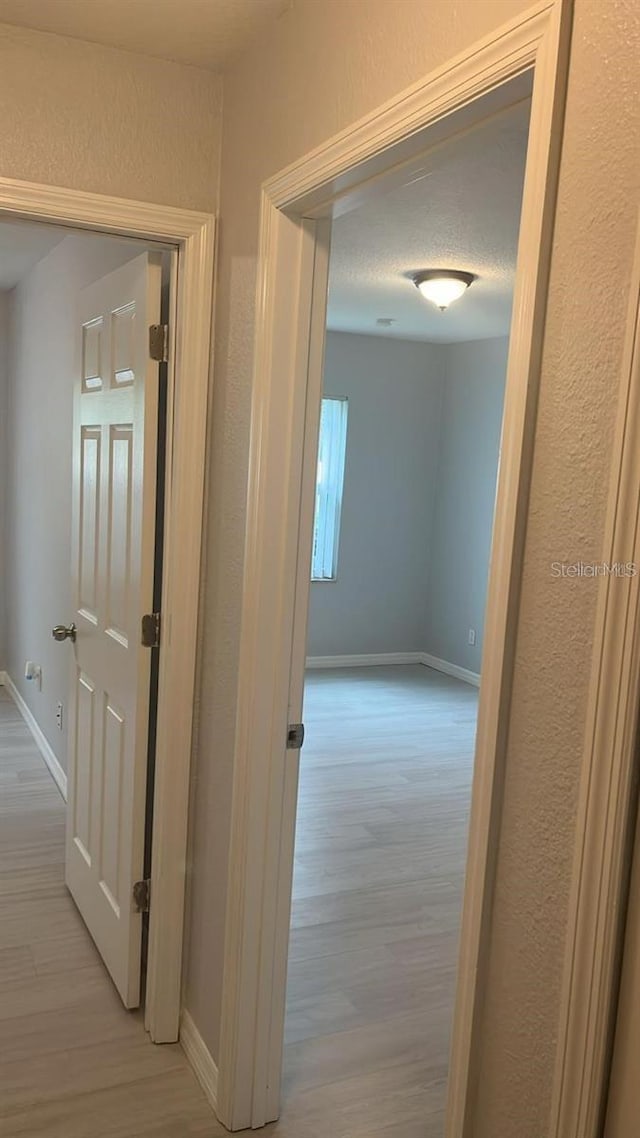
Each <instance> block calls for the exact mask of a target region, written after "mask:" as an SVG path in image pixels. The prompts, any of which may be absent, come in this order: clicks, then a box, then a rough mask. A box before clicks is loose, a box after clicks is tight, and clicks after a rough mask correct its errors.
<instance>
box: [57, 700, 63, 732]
mask: <svg viewBox="0 0 640 1138" xmlns="http://www.w3.org/2000/svg"><path fill="white" fill-rule="evenodd" d="M56 726H57V728H58V731H62V704H61V703H59V704H58V706H57V707H56Z"/></svg>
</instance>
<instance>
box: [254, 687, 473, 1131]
mask: <svg viewBox="0 0 640 1138" xmlns="http://www.w3.org/2000/svg"><path fill="white" fill-rule="evenodd" d="M477 697H478V693H477V690H476V689H475V688H473V687H471V686H470V685H468V684H466V683H462V682H461V681H459V680H455V679H450V678H449V677H447V676H444V675H442V674H441V673H439V672H435V671H433V670H432V669H430V668H426V667H424V666H422V665H403V666H396V667H372V668H361V669H340V670H335V671H333V670H332V671H311V672H309V673H308V676H307V683H306V689H305V716H304V717H305V725H306V741H305V745H304V749H303V751H302V760H301V774H300V793H299V810H298V825H297V837H296V859H295V878H294V901H293V912H292V931H291V946H290V957H289V983H288V998H287V1020H286V1050H285V1064H284V1087H283V1113H282V1118H281V1121H280V1123H279V1124H278V1125H277V1126H276V1127H275V1131H276V1132H277V1133H278V1134H282V1135H283V1136H285V1135H286V1138H290V1136H291V1138H294V1136H296V1135H300V1134H304V1135H305V1138H320V1136H321V1135H327V1134H331V1135H332V1138H442V1133H443V1116H444V1103H445V1094H446V1078H447V1065H448V1053H449V1039H450V1029H451V1019H452V1013H453V999H454V987H455V971H456V956H457V941H458V929H459V921H460V913H461V904H462V888H463V877H464V863H465V855H466V843H467V827H468V816H469V806H470V797H471V777H472V769H473V748H474V737H475V726H476V710H477Z"/></svg>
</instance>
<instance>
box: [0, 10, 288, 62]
mask: <svg viewBox="0 0 640 1138" xmlns="http://www.w3.org/2000/svg"><path fill="white" fill-rule="evenodd" d="M290 4H291V0H0V22H4V23H6V24H16V25H18V26H19V27H25V28H35V29H37V30H38V31H42V32H54V33H55V34H57V35H61V36H71V37H72V38H73V39H80V40H89V41H90V42H93V43H102V44H106V45H107V46H109V47H117V48H122V49H123V50H124V51H135V52H139V53H141V54H142V55H153V56H156V57H158V58H159V59H171V60H174V61H175V62H177V63H188V64H192V65H194V66H196V67H206V68H209V69H211V70H213V71H217V70H220V69H221V68H223V67H224V65H225V64H226V63H227V62H228V61H229V60H230V59H232V58H233V57H234V56H235V55H237V54H238V53H239V52H241V51H242V50H243V48H245V47H246V46H247V45H248V44H249V43H250V42H251V40H252V39H253V37H254V36H255V35H256V34H257V33H258V32H259V31H260V30H261V28H263V27H264V25H265V24H267V23H269V21H270V20H272V19H275V18H276V17H277V16H279V15H280V14H281V13H282V12H284V11H285V10H286V9H287V8H288V7H290Z"/></svg>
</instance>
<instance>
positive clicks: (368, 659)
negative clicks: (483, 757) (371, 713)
mask: <svg viewBox="0 0 640 1138" xmlns="http://www.w3.org/2000/svg"><path fill="white" fill-rule="evenodd" d="M394 664H424V665H425V667H427V668H435V670H436V671H437V672H444V674H445V675H446V676H454V677H455V679H457V680H464V682H465V683H466V684H473V686H474V687H476V688H479V687H480V673H479V672H472V671H470V670H469V668H463V667H461V665H460V664H450V663H449V661H448V660H441V659H440V657H439V656H432V655H431V654H430V653H429V652H372V653H368V654H367V655H363V656H307V660H306V667H307V668H308V669H309V671H315V670H316V669H318V668H375V667H379V666H381V665H386V666H387V667H391V666H393V665H394Z"/></svg>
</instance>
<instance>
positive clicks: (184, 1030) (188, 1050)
mask: <svg viewBox="0 0 640 1138" xmlns="http://www.w3.org/2000/svg"><path fill="white" fill-rule="evenodd" d="M180 1044H181V1046H182V1050H183V1051H184V1053H185V1055H186V1057H187V1059H188V1060H189V1064H190V1065H191V1067H192V1069H193V1072H194V1074H195V1076H196V1078H197V1080H198V1082H199V1083H200V1086H201V1087H202V1089H203V1091H204V1093H205V1095H206V1097H207V1101H208V1103H209V1105H210V1106H211V1107H212V1109H213V1111H214V1112H215V1113H217V1111H218V1068H217V1067H216V1065H215V1063H214V1060H213V1056H212V1054H211V1052H210V1051H209V1048H208V1047H207V1045H206V1043H205V1041H204V1039H203V1038H202V1036H201V1035H200V1032H199V1031H198V1029H197V1027H196V1025H195V1023H194V1022H193V1018H192V1017H191V1015H190V1014H189V1012H188V1011H187V1010H186V1008H185V1009H184V1011H183V1012H182V1015H181V1017H180Z"/></svg>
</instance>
